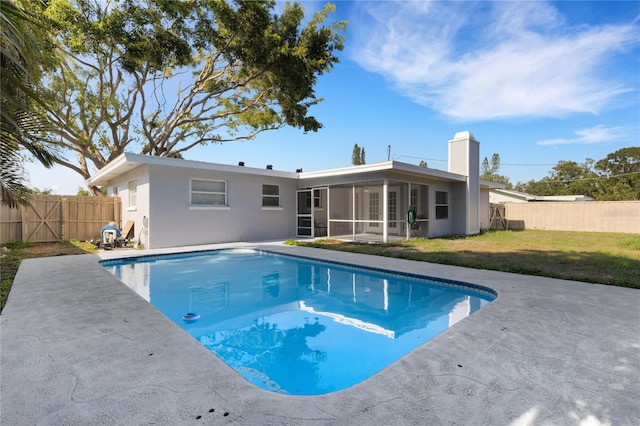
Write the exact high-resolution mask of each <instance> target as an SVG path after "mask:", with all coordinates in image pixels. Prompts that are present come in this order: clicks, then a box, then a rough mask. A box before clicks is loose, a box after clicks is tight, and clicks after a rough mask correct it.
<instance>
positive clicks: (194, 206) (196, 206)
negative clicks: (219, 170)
mask: <svg viewBox="0 0 640 426" xmlns="http://www.w3.org/2000/svg"><path fill="white" fill-rule="evenodd" d="M194 181H198V182H216V183H223V184H224V191H222V192H221V191H194V190H193V182H194ZM194 193H195V194H213V195H224V204H192V203H193V194H194ZM189 210H230V207H229V185H228V183H227V181H226V180H220V179H199V178H191V179H190V180H189Z"/></svg>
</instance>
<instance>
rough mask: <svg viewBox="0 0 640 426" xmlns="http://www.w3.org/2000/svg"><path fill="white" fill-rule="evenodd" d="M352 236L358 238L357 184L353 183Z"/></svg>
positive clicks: (354, 238)
mask: <svg viewBox="0 0 640 426" xmlns="http://www.w3.org/2000/svg"><path fill="white" fill-rule="evenodd" d="M351 234H352V235H351V238H352V239H353V241H355V240H356V184H355V182H354V183H352V184H351Z"/></svg>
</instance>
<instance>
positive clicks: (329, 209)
mask: <svg viewBox="0 0 640 426" xmlns="http://www.w3.org/2000/svg"><path fill="white" fill-rule="evenodd" d="M330 190H331V187H329V186H327V238H329V237H331V203H330V202H329V200H330V199H331V197H330V195H331V193H330V192H329V191H330Z"/></svg>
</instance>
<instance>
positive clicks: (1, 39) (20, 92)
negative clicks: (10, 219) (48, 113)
mask: <svg viewBox="0 0 640 426" xmlns="http://www.w3.org/2000/svg"><path fill="white" fill-rule="evenodd" d="M0 23H1V25H0V46H1V51H0V87H1V88H2V92H1V94H0V191H1V194H0V195H1V198H2V203H3V204H6V205H9V206H11V207H15V206H17V205H18V204H25V203H26V202H27V198H26V196H27V194H28V193H29V190H28V188H27V186H26V183H25V178H24V176H25V173H24V168H23V164H24V161H25V157H24V156H23V154H22V153H21V150H26V151H27V152H29V153H31V155H33V157H35V158H36V159H37V160H38V161H40V162H41V163H42V164H43V165H44V166H45V167H47V168H48V167H51V166H52V165H53V161H54V160H55V159H56V156H55V153H53V152H52V151H50V150H49V149H47V148H46V147H44V146H43V145H42V144H41V143H40V135H41V133H43V132H44V131H45V130H46V126H47V123H46V118H45V117H43V116H42V115H41V114H39V113H38V112H37V109H36V108H35V106H36V105H38V104H42V101H41V99H40V98H39V96H38V95H37V94H36V90H35V89H34V87H35V86H36V85H37V84H38V82H39V81H40V78H41V68H40V66H41V65H42V64H43V63H44V62H46V60H47V59H46V57H45V55H44V54H43V51H44V48H43V46H44V43H43V37H44V33H43V31H42V28H41V27H40V26H39V25H37V24H36V23H35V19H34V17H33V16H31V15H30V14H28V13H27V12H25V11H24V10H23V9H21V8H19V7H18V6H17V5H16V4H15V3H14V2H12V1H9V0H0ZM40 107H41V108H42V107H44V106H43V105H40Z"/></svg>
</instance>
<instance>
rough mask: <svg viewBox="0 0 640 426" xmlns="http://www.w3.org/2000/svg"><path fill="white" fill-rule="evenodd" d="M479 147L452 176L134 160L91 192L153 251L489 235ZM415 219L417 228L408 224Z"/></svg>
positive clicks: (461, 149) (455, 163)
mask: <svg viewBox="0 0 640 426" xmlns="http://www.w3.org/2000/svg"><path fill="white" fill-rule="evenodd" d="M479 168H480V164H479V142H478V141H476V140H475V138H474V136H473V134H471V133H470V132H460V133H456V135H455V137H454V138H453V139H452V140H450V141H449V164H448V170H447V171H443V170H437V169H431V168H426V167H420V166H416V165H412V164H407V163H401V162H397V161H385V162H381V163H374V164H366V165H360V166H351V167H345V168H340V169H332V170H323V171H315V172H298V171H297V172H288V171H278V170H273V169H272V168H271V167H267V168H266V169H262V168H253V167H245V166H244V165H241V164H239V165H237V166H236V165H225V164H214V163H208V162H202V161H191V160H182V159H174V158H166V157H153V156H147V155H139V154H131V153H124V154H122V155H120V156H119V157H117V158H116V159H115V160H113V161H112V162H110V163H109V164H107V165H106V166H105V167H104V168H102V169H101V170H100V171H98V173H96V174H95V175H94V176H92V177H91V178H90V179H89V180H87V183H88V184H90V185H98V186H106V187H107V188H108V194H109V195H111V196H119V197H121V199H122V220H123V223H125V222H127V221H133V222H134V231H133V232H134V237H135V239H136V241H138V242H139V243H140V244H142V245H143V246H144V247H146V248H163V247H176V246H186V245H200V244H211V243H221V242H232V241H260V240H276V239H289V238H301V237H309V238H312V237H318V236H327V237H332V238H340V239H349V240H355V241H380V242H387V241H390V240H394V239H408V238H410V237H412V236H416V235H419V236H423V237H426V238H432V237H440V236H446V235H472V234H477V233H479V232H480V230H481V229H485V228H489V226H490V220H489V189H490V188H495V187H499V185H497V184H493V183H491V182H485V181H480V179H479ZM409 210H412V211H413V212H415V215H416V216H417V223H415V224H414V225H413V226H411V225H410V224H409V223H408V221H407V213H408V212H409Z"/></svg>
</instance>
